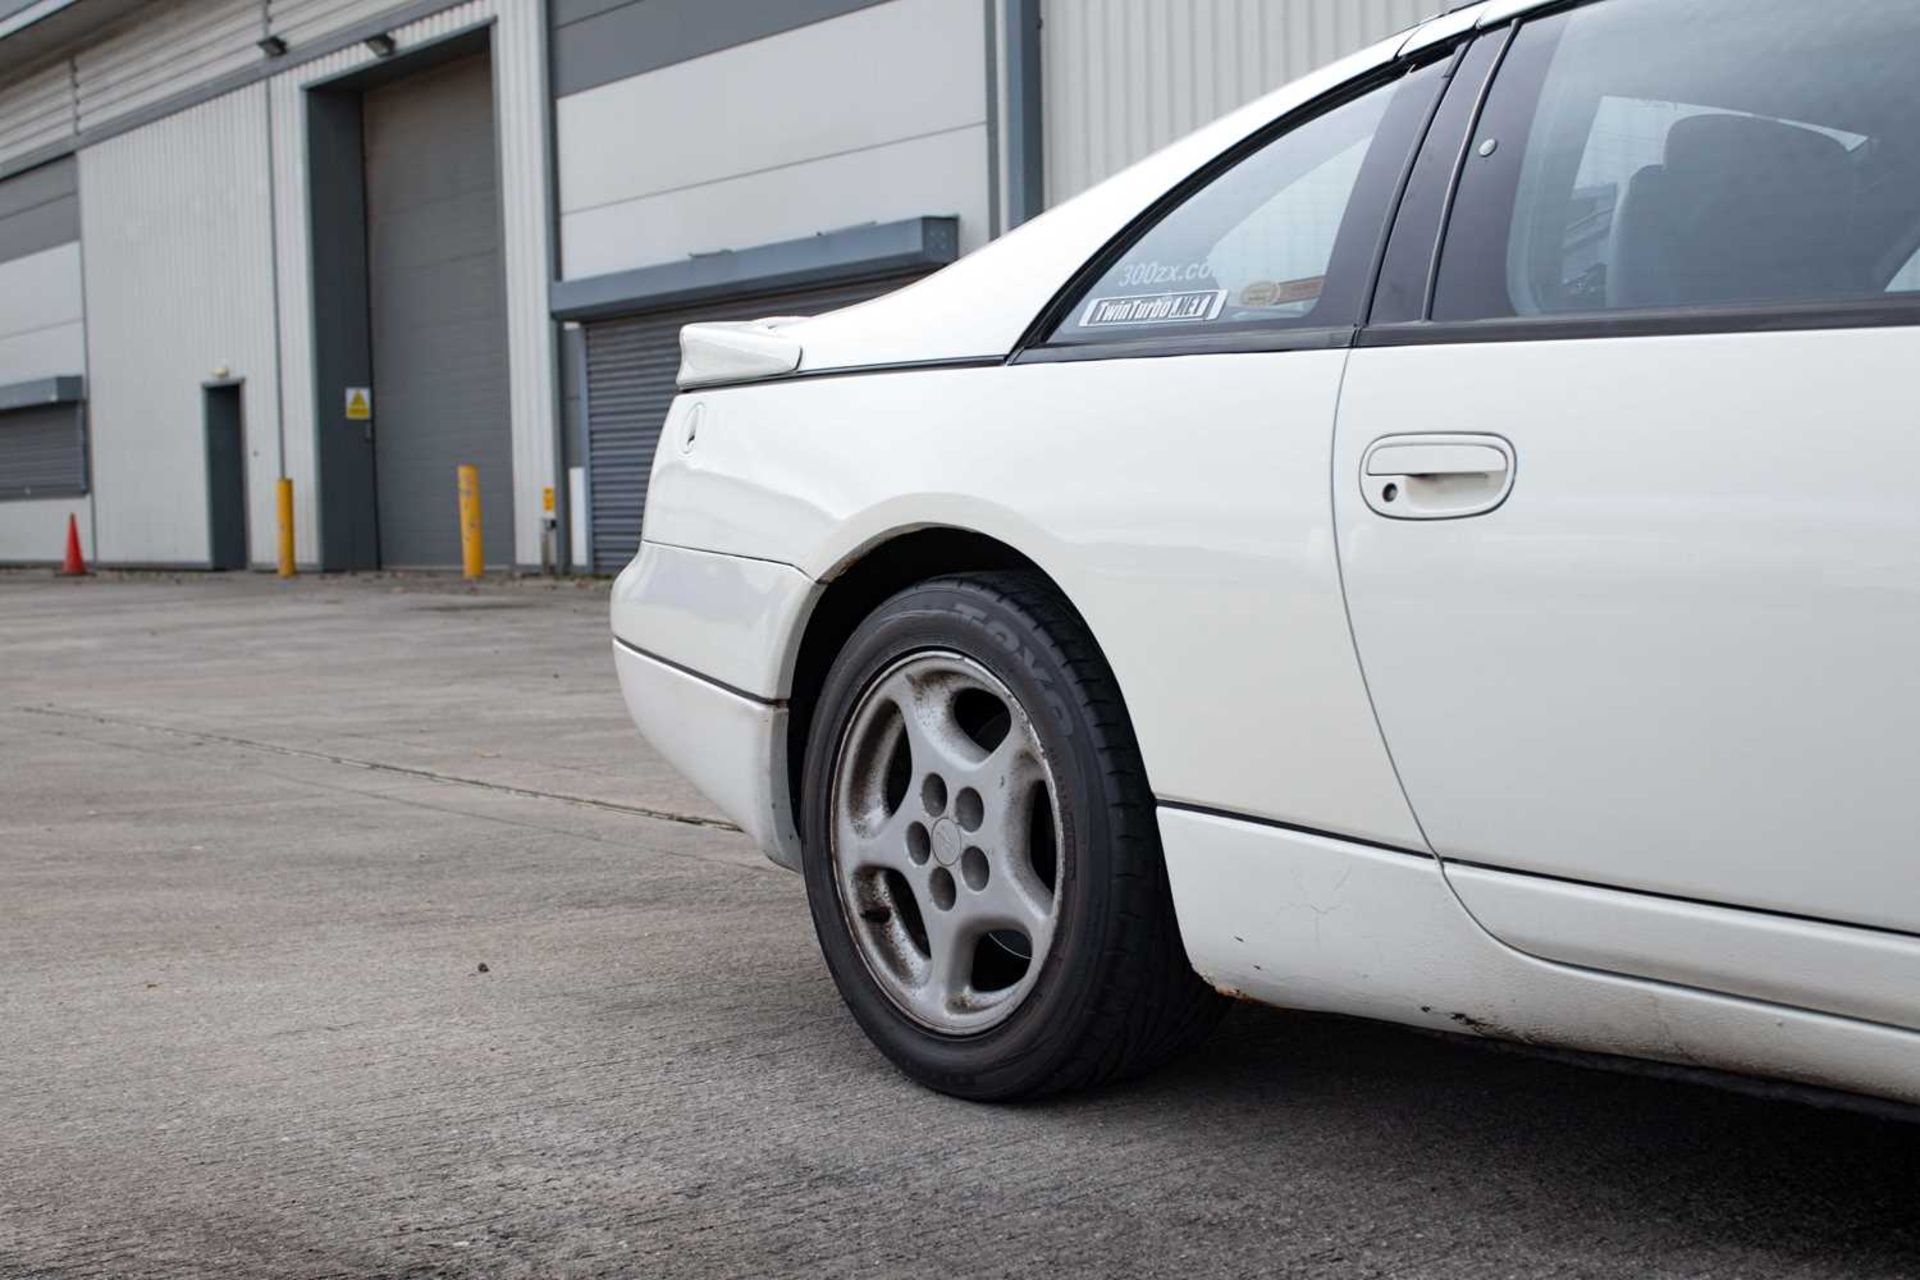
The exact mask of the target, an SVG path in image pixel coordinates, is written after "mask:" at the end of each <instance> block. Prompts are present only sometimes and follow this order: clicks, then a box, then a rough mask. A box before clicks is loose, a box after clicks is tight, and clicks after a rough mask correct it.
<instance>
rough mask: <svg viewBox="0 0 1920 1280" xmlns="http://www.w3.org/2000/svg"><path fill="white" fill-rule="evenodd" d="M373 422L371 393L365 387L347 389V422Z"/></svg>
mask: <svg viewBox="0 0 1920 1280" xmlns="http://www.w3.org/2000/svg"><path fill="white" fill-rule="evenodd" d="M372 420H373V392H372V391H370V390H368V389H367V388H365V387H348V388H347V421H348V422H371V421H372Z"/></svg>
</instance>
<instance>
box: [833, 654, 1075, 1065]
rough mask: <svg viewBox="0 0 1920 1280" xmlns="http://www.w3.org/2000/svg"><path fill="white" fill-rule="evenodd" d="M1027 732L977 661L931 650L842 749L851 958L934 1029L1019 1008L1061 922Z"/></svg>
mask: <svg viewBox="0 0 1920 1280" xmlns="http://www.w3.org/2000/svg"><path fill="white" fill-rule="evenodd" d="M1053 793H1054V784H1053V775H1052V772H1051V770H1050V769H1049V768H1048V765H1047V757H1046V750H1045V748H1043V747H1042V746H1041V745H1040V739H1039V736H1038V735H1037V734H1036V732H1035V730H1034V727H1033V722H1032V720H1030V719H1029V718H1028V716H1027V713H1026V711H1025V710H1024V709H1023V708H1022V707H1021V706H1020V704H1019V703H1018V701H1016V700H1015V698H1014V696H1013V694H1012V693H1010V692H1009V691H1008V690H1007V687H1006V686H1005V685H1003V684H1001V683H1000V681H999V680H998V679H996V678H995V677H994V676H993V674H992V673H991V672H989V671H988V670H987V669H986V668H985V667H983V666H981V665H980V664H979V663H978V662H975V661H973V660H972V659H970V658H967V657H965V656H963V655H961V654H958V653H954V652H950V651H942V650H933V651H929V652H922V653H916V654H913V655H911V656H909V657H906V658H902V659H901V660H900V661H899V662H898V663H897V664H895V665H894V666H893V667H891V668H889V669H888V670H886V671H885V672H883V673H882V674H881V676H880V678H879V679H878V680H876V681H874V682H873V683H872V684H871V685H870V686H868V688H867V691H866V694H865V695H864V696H863V697H862V699H861V701H860V704H859V706H858V707H857V708H856V709H855V711H854V714H853V718H852V721H851V723H850V724H849V725H848V727H847V733H846V736H845V738H844V739H843V741H842V744H841V747H840V751H839V764H838V767H837V769H836V771H835V776H834V784H833V850H832V859H833V863H834V870H835V872H836V873H837V880H838V885H839V889H840V902H841V907H842V910H843V911H844V912H845V913H846V921H847V927H848V929H849V930H850V931H851V933H852V935H853V938H854V941H855V944H856V945H857V946H858V948H859V950H860V955H861V958H862V959H863V960H865V961H866V963H867V967H868V969H869V970H870V971H871V972H872V974H873V977H874V979H875V981H877V982H878V983H879V984H880V987H881V989H882V990H883V991H885V992H886V994H887V996H888V997H889V998H890V999H892V1000H893V1001H894V1003H895V1004H897V1005H898V1006H899V1007H900V1009H901V1011H902V1012H904V1013H906V1014H907V1015H908V1016H909V1017H911V1018H913V1019H915V1020H916V1021H918V1022H920V1023H922V1024H923V1025H925V1026H926V1027H928V1028H929V1029H930V1030H933V1031H940V1032H946V1033H948V1034H964V1033H966V1032H970V1031H981V1030H984V1029H986V1028H987V1027H990V1026H992V1025H993V1024H994V1023H996V1022H999V1021H1001V1020H1003V1019H1004V1018H1006V1017H1007V1016H1008V1015H1009V1014H1011V1013H1012V1012H1013V1011H1014V1009H1016V1008H1017V1007H1019V1004H1020V1001H1021V1000H1022V999H1023V998H1024V997H1025V996H1026V995H1027V993H1028V992H1029V991H1031V990H1032V989H1033V985H1034V979H1035V978H1036V977H1037V976H1038V975H1039V973H1040V970H1041V969H1042V968H1043V967H1044V966H1045V964H1046V960H1047V954H1048V952H1049V951H1050V950H1051V949H1052V946H1053V938H1054V926H1055V924H1056V922H1057V921H1058V919H1059V915H1060V899H1059V888H1060V874H1059V871H1060V868H1059V849H1060V838H1059V832H1060V821H1059V817H1058V815H1057V814H1056V813H1055V812H1054V805H1053Z"/></svg>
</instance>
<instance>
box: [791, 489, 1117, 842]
mask: <svg viewBox="0 0 1920 1280" xmlns="http://www.w3.org/2000/svg"><path fill="white" fill-rule="evenodd" d="M995 570H1003V571H1004V570H1020V571H1024V572H1028V573H1033V574H1036V575H1038V576H1039V577H1040V578H1041V579H1042V580H1044V581H1045V583H1046V584H1047V586H1048V588H1049V589H1050V590H1052V591H1053V593H1054V594H1055V595H1056V596H1058V597H1059V598H1060V600H1061V601H1062V602H1063V603H1064V604H1066V606H1067V607H1068V608H1069V609H1071V610H1072V611H1073V613H1074V616H1075V617H1076V618H1078V619H1079V621H1080V624H1081V625H1082V626H1083V627H1086V628H1087V634H1088V635H1090V636H1093V637H1094V647H1095V648H1096V649H1098V650H1100V654H1101V657H1102V659H1103V660H1104V659H1105V658H1106V652H1105V650H1104V649H1101V647H1100V641H1099V637H1098V636H1097V635H1095V633H1094V631H1093V628H1092V627H1091V626H1090V625H1089V624H1088V623H1087V620H1086V617H1085V616H1084V615H1083V614H1081V612H1080V610H1079V608H1078V607H1077V606H1076V605H1075V604H1074V601H1073V597H1072V596H1071V595H1070V594H1069V593H1068V592H1067V590H1066V589H1065V588H1064V587H1063V586H1062V585H1061V584H1060V581H1059V579H1057V578H1056V577H1055V576H1054V575H1053V574H1051V573H1049V572H1048V571H1047V570H1046V568H1045V567H1044V566H1042V565H1041V564H1040V563H1039V562H1037V561H1036V560H1034V559H1033V558H1032V557H1031V556H1029V555H1027V554H1026V553H1025V552H1023V551H1021V550H1019V549H1018V548H1016V547H1014V546H1012V545H1011V544H1009V543H1007V542H1004V541H1002V540H1000V539H999V538H995V537H992V536H991V535H988V534H984V533H980V532H978V531H976V530H973V529H967V528H961V527H958V526H952V525H931V526H920V527H917V528H910V529H898V530H894V531H892V532H890V533H888V534H886V535H884V536H882V537H880V538H878V539H874V540H870V541H869V542H868V543H867V544H866V545H865V546H863V547H862V548H861V549H860V550H858V551H857V552H855V553H853V554H851V555H848V556H846V557H844V558H843V559H842V560H841V561H840V562H839V564H837V565H836V566H835V567H834V569H833V570H832V571H831V572H830V573H829V574H828V575H827V576H826V577H825V578H823V579H822V581H823V590H822V591H821V592H820V594H819V596H818V598H816V599H815V601H814V603H813V607H812V609H811V610H810V611H809V612H808V614H807V616H806V618H805V619H804V620H803V621H802V623H801V625H800V634H799V641H798V644H797V645H796V646H795V650H794V658H793V667H792V680H791V684H790V686H789V689H790V692H789V695H788V702H787V706H788V715H787V738H786V746H787V753H786V756H787V758H786V778H785V779H784V781H785V783H786V786H787V794H788V797H789V801H790V804H791V810H792V814H793V821H794V827H795V829H796V830H804V829H805V828H804V825H803V818H802V814H801V812H800V809H801V800H802V787H801V777H802V773H803V771H804V769H805V766H806V746H807V737H808V735H809V733H810V732H811V731H812V728H813V717H814V712H815V710H816V709H817V708H818V705H819V699H820V693H821V690H822V689H823V688H824V687H825V685H826V680H827V673H828V671H829V670H831V669H832V667H833V661H834V659H835V657H837V656H838V655H839V653H840V650H841V649H842V648H843V647H844V646H845V644H846V642H847V640H848V638H849V637H851V636H852V635H853V633H854V631H855V629H856V628H858V627H859V625H860V624H861V622H862V621H864V620H865V619H866V618H867V616H868V615H869V614H871V613H872V612H873V611H874V610H875V609H877V608H878V607H879V606H880V605H881V604H882V603H884V602H885V601H886V600H887V599H888V598H890V597H892V596H894V595H896V594H898V593H899V592H901V591H904V590H906V589H907V588H908V587H911V586H913V585H914V584H915V583H919V582H927V581H930V580H931V579H934V578H943V577H948V576H950V575H953V574H957V573H981V572H992V571H995ZM1108 665H1109V666H1111V663H1110V662H1109V664H1108Z"/></svg>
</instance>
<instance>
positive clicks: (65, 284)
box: [0, 243, 86, 386]
mask: <svg viewBox="0 0 1920 1280" xmlns="http://www.w3.org/2000/svg"><path fill="white" fill-rule="evenodd" d="M83 314H84V312H83V310H82V307H81V300H80V246H79V245H78V244H77V243H76V244H63V245H59V246H57V247H56V248H52V249H45V250H42V251H41V252H39V253H34V254H28V255H27V256H26V257H24V258H15V259H13V260H12V261H10V262H0V386H5V385H6V384H7V383H10V382H26V381H27V380H29V379H32V378H48V377H54V376H56V375H59V374H68V373H84V372H85V371H86V351H85V343H84V341H83V339H82V337H81V323H80V319H81V316H82V315H83Z"/></svg>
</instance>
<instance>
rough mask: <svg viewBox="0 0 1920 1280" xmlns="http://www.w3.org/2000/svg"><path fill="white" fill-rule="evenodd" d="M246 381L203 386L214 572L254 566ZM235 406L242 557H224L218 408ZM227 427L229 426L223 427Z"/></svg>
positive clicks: (210, 558) (218, 381)
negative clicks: (217, 459)
mask: <svg viewBox="0 0 1920 1280" xmlns="http://www.w3.org/2000/svg"><path fill="white" fill-rule="evenodd" d="M245 388H246V379H245V378H213V379H209V380H208V381H206V382H203V383H201V384H200V447H201V452H202V455H203V456H204V458H205V462H206V477H207V567H208V568H209V569H211V570H214V571H228V570H236V569H239V570H244V569H249V568H251V567H252V565H253V539H252V536H251V527H250V526H251V523H252V522H251V520H250V518H249V517H250V514H251V512H252V509H253V506H252V501H251V495H250V492H249V489H248V485H247V406H246V395H245ZM229 402H230V403H231V405H232V415H231V417H232V421H231V426H232V430H233V435H234V444H235V447H236V449H237V450H238V457H237V462H238V466H239V477H240V491H239V494H238V500H239V505H238V509H237V516H238V524H237V528H238V538H239V557H238V559H237V560H236V559H233V558H231V557H227V558H223V557H222V555H221V545H220V544H221V525H222V521H221V519H220V515H219V508H220V505H221V502H220V485H219V483H218V476H217V475H216V467H215V465H214V431H215V408H216V405H222V404H224V403H229ZM220 425H221V426H222V427H225V426H226V425H227V424H226V423H221V424H220Z"/></svg>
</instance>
